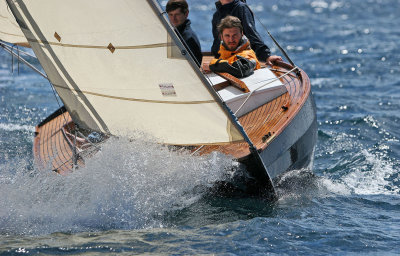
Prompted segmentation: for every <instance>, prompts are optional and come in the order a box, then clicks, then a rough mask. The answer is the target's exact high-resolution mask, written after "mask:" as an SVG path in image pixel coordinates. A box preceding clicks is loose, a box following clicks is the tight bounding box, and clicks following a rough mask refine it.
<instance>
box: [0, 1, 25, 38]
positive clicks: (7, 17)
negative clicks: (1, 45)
mask: <svg viewBox="0 0 400 256" xmlns="http://www.w3.org/2000/svg"><path fill="white" fill-rule="evenodd" d="M0 40H2V41H5V42H8V43H12V44H18V45H22V46H29V44H28V42H27V40H26V38H25V36H24V33H22V31H21V29H20V28H19V26H18V24H17V22H16V21H15V18H14V16H13V15H12V13H11V10H10V8H8V6H7V3H6V0H0Z"/></svg>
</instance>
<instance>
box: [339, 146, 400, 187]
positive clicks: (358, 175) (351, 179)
mask: <svg viewBox="0 0 400 256" xmlns="http://www.w3.org/2000/svg"><path fill="white" fill-rule="evenodd" d="M361 154H362V155H364V156H365V163H364V164H363V165H362V166H360V165H357V169H355V170H352V171H351V172H350V173H349V174H347V175H346V176H344V177H343V178H342V180H343V182H344V183H345V184H346V185H347V186H348V187H350V188H351V189H352V190H353V192H354V193H355V194H359V195H378V194H386V195H396V194H399V193H400V188H399V187H396V186H393V184H392V182H391V181H390V180H389V179H388V178H389V177H390V176H391V175H392V174H395V173H399V170H396V169H395V168H394V166H393V164H392V163H389V162H387V161H385V160H382V159H381V158H379V157H377V156H375V155H374V154H372V153H370V152H368V151H367V150H365V149H364V150H362V152H361ZM369 166H370V167H369ZM389 188H390V189H389Z"/></svg>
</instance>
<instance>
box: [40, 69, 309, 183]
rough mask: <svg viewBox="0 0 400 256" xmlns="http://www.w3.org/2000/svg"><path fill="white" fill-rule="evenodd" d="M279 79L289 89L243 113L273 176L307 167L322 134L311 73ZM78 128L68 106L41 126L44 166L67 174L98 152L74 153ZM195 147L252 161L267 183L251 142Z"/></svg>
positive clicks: (255, 171) (242, 119) (254, 171)
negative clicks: (312, 88)
mask: <svg viewBox="0 0 400 256" xmlns="http://www.w3.org/2000/svg"><path fill="white" fill-rule="evenodd" d="M291 69H292V67H291V66H290V65H288V64H286V63H281V64H279V66H274V67H273V68H272V70H273V72H274V73H275V74H277V76H280V75H282V74H284V73H285V72H287V71H289V70H291ZM280 80H281V81H282V82H283V84H284V85H285V86H286V88H287V91H288V92H287V93H285V94H283V95H281V96H279V97H277V98H275V99H274V100H272V101H270V102H268V103H266V104H264V105H262V106H261V107H259V108H257V109H255V110H253V111H251V112H250V113H248V114H246V115H244V116H242V117H240V118H239V121H240V123H241V125H242V126H243V128H244V130H245V131H246V133H247V134H248V136H249V137H250V139H251V140H252V142H253V144H254V145H255V147H256V148H257V149H258V151H259V153H260V156H261V158H262V159H263V161H264V163H265V165H266V167H267V170H268V175H269V176H270V177H271V179H273V180H274V179H276V178H278V177H279V176H280V175H281V174H283V173H284V172H286V171H288V170H291V169H300V168H304V167H307V166H308V165H309V164H310V162H312V159H313V152H314V148H315V144H316V138H317V122H316V108H315V103H314V99H313V96H312V94H311V84H310V81H309V78H308V76H307V75H306V73H305V72H303V71H301V70H300V72H299V74H298V75H296V74H295V73H294V72H290V74H289V75H287V76H284V77H282V78H281V79H280ZM73 130H74V124H73V122H72V120H71V117H70V116H69V114H68V112H66V111H65V109H60V110H58V111H57V112H55V113H54V114H53V115H51V116H50V117H49V118H47V119H46V120H45V121H43V122H42V123H41V124H39V125H38V126H37V127H36V137H35V140H34V155H35V161H36V163H37V166H38V167H39V168H41V169H47V170H49V169H50V170H54V171H56V172H58V173H61V174H65V173H68V172H70V171H71V170H73V169H74V168H75V167H76V166H80V165H83V164H84V158H85V157H88V156H90V155H91V154H93V152H94V151H90V152H89V153H87V151H86V150H81V149H79V147H78V150H77V151H76V152H74V146H73V145H78V146H79V143H80V142H79V141H78V142H77V141H74V138H73V136H71V133H72V131H73ZM81 144H82V143H81ZM193 151H196V152H197V153H198V154H208V153H211V152H213V151H219V152H222V153H224V154H227V155H231V156H233V157H234V158H236V159H237V160H238V161H239V162H242V163H244V164H245V165H247V166H248V168H247V169H248V171H249V173H250V174H252V175H253V176H255V177H256V178H258V179H259V181H260V184H261V185H262V184H263V183H264V182H263V179H264V178H265V173H262V172H263V171H261V170H260V169H259V168H257V165H256V164H255V161H254V159H253V155H252V154H251V153H250V150H249V146H248V145H247V143H244V142H242V143H231V144H224V145H206V146H197V147H194V149H193Z"/></svg>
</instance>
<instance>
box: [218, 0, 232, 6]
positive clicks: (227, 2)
mask: <svg viewBox="0 0 400 256" xmlns="http://www.w3.org/2000/svg"><path fill="white" fill-rule="evenodd" d="M219 2H220V3H221V4H222V5H224V4H229V3H232V2H233V0H219Z"/></svg>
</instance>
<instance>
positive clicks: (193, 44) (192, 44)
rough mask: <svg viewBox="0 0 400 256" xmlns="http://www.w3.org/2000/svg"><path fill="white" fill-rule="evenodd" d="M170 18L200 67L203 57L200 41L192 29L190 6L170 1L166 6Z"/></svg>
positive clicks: (182, 0) (183, 1)
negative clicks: (189, 17)
mask: <svg viewBox="0 0 400 256" xmlns="http://www.w3.org/2000/svg"><path fill="white" fill-rule="evenodd" d="M166 11H167V13H168V18H169V20H170V22H171V24H172V25H173V26H174V27H175V28H176V29H177V30H178V32H179V33H178V34H179V36H180V37H181V39H183V41H184V43H185V44H186V45H185V46H186V47H187V48H188V50H189V52H191V55H192V57H193V59H194V60H195V61H196V62H197V63H196V64H197V65H198V66H200V65H201V60H202V58H203V55H202V53H201V47H200V41H199V39H198V38H197V36H196V34H195V33H194V32H193V30H192V28H191V27H190V24H191V22H190V20H189V19H188V16H189V6H188V4H187V2H186V0H169V1H168V3H167V6H166Z"/></svg>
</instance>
